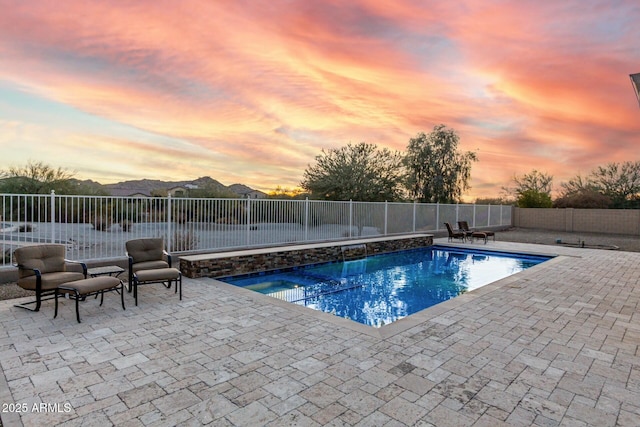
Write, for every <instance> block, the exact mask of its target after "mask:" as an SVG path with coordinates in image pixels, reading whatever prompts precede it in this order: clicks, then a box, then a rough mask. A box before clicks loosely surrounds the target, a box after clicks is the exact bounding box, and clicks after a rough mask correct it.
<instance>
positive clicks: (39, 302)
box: [14, 290, 55, 311]
mask: <svg viewBox="0 0 640 427" xmlns="http://www.w3.org/2000/svg"><path fill="white" fill-rule="evenodd" d="M54 292H55V291H51V290H48V291H44V292H41V293H36V299H34V300H32V301H27V302H23V303H22V304H14V307H18V308H24V309H25V310H29V311H40V307H42V301H46V300H49V299H53V294H54ZM44 297H46V298H44ZM34 304H35V307H29V306H31V305H34Z"/></svg>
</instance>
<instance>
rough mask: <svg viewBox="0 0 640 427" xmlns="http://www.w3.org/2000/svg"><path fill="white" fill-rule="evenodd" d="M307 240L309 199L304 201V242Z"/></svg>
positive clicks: (306, 198)
mask: <svg viewBox="0 0 640 427" xmlns="http://www.w3.org/2000/svg"><path fill="white" fill-rule="evenodd" d="M308 240H309V198H308V197H305V199H304V241H305V242H307V241H308Z"/></svg>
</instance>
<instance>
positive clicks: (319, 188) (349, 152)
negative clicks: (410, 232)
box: [300, 142, 402, 202]
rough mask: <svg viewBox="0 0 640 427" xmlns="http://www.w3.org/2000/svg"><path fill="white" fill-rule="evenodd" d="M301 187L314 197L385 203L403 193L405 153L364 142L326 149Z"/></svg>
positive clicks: (398, 197) (309, 167)
mask: <svg viewBox="0 0 640 427" xmlns="http://www.w3.org/2000/svg"><path fill="white" fill-rule="evenodd" d="M315 161H316V163H315V164H314V165H312V166H311V165H309V166H308V167H307V169H306V170H305V172H304V177H303V181H302V182H301V183H300V186H301V187H302V188H303V189H305V190H307V191H309V192H310V193H311V195H312V196H313V197H314V198H317V199H324V200H356V201H362V202H383V201H392V200H399V199H400V198H401V196H402V178H401V177H402V168H401V166H402V156H401V155H400V154H399V153H397V152H392V151H390V150H388V149H386V148H385V149H382V150H379V149H377V147H376V146H375V145H374V144H367V143H364V142H361V143H359V144H357V145H351V144H348V145H347V146H345V147H342V148H337V149H329V150H326V151H325V150H322V154H320V155H318V156H316V158H315Z"/></svg>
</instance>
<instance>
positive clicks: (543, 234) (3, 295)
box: [0, 228, 640, 300]
mask: <svg viewBox="0 0 640 427" xmlns="http://www.w3.org/2000/svg"><path fill="white" fill-rule="evenodd" d="M496 240H501V241H504V242H520V243H537V244H541V245H557V244H558V243H556V242H557V240H560V241H561V242H562V243H561V244H571V245H580V244H581V243H580V242H584V245H585V246H586V247H605V248H608V247H612V246H616V247H618V248H619V250H621V251H629V252H640V237H630V236H624V235H608V234H595V233H565V232H558V231H547V230H532V229H522V228H520V229H519V228H512V229H509V230H506V231H499V232H496ZM32 295H33V292H29V291H25V290H24V289H22V288H20V287H19V286H17V285H16V284H15V283H6V284H0V300H7V299H13V298H22V297H28V296H32Z"/></svg>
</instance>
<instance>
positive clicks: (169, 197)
mask: <svg viewBox="0 0 640 427" xmlns="http://www.w3.org/2000/svg"><path fill="white" fill-rule="evenodd" d="M171 210H172V208H171V194H168V195H167V252H169V253H171V248H172V246H173V242H172V236H171V216H172V215H171Z"/></svg>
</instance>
